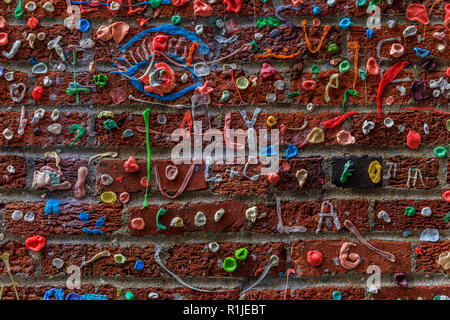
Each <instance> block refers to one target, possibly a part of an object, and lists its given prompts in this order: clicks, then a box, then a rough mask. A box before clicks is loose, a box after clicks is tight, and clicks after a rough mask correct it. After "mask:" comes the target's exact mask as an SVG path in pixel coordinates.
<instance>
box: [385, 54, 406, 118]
mask: <svg viewBox="0 0 450 320" xmlns="http://www.w3.org/2000/svg"><path fill="white" fill-rule="evenodd" d="M407 65H409V61H401V62H397V63H396V64H394V65H393V66H392V67H390V68H389V70H388V71H386V73H385V74H384V75H383V78H381V80H380V84H379V86H378V92H377V109H378V117H379V118H380V119H383V115H382V113H381V98H382V97H383V90H384V87H386V86H387V85H388V84H389V83H390V82H391V81H392V80H394V79H395V78H396V77H397V75H398V74H399V73H400V71H402V70H403V69H404V68H405V67H406V66H407Z"/></svg>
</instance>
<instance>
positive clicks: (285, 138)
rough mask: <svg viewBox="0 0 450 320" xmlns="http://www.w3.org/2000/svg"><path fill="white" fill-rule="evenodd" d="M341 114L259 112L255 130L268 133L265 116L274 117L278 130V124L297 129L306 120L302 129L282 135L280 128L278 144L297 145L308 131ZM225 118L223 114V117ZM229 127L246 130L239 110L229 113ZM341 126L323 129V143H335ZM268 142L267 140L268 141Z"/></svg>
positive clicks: (287, 131) (249, 116) (288, 131)
mask: <svg viewBox="0 0 450 320" xmlns="http://www.w3.org/2000/svg"><path fill="white" fill-rule="evenodd" d="M340 115H341V114H339V113H328V112H324V113H319V114H315V115H312V114H305V113H301V112H291V113H281V112H271V113H264V112H261V113H260V114H259V115H258V118H257V120H256V122H255V126H254V128H255V130H256V132H258V130H260V129H268V133H270V129H271V128H268V126H267V117H269V116H273V117H275V119H277V125H276V126H274V127H272V129H278V130H280V126H281V125H282V124H284V125H285V126H286V127H287V128H295V129H299V128H301V127H303V125H304V124H305V121H306V127H305V128H304V129H303V130H290V129H287V130H286V133H285V134H284V135H283V134H281V130H280V132H279V136H280V144H283V145H288V144H294V145H297V146H298V145H299V144H301V143H303V142H304V141H305V139H306V137H307V136H308V134H309V133H310V131H311V130H312V129H313V128H315V127H319V128H323V123H324V122H325V121H327V120H330V119H334V118H336V117H339V116H340ZM247 117H248V118H249V119H252V117H253V112H247ZM223 118H225V116H224V117H223ZM224 124H225V120H223V124H222V127H224ZM231 129H235V130H237V129H243V130H247V126H246V125H245V122H244V120H243V119H242V116H241V114H240V112H232V113H231ZM341 129H342V128H341V126H340V125H338V126H336V127H335V128H333V129H331V130H324V133H325V143H330V144H337V142H336V134H337V133H338V132H339V131H340V130H341ZM268 144H269V142H268Z"/></svg>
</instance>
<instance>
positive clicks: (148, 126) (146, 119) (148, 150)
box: [142, 108, 152, 209]
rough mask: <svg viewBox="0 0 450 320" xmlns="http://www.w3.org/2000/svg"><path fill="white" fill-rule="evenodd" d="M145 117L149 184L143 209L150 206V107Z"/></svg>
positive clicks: (146, 110) (144, 114)
mask: <svg viewBox="0 0 450 320" xmlns="http://www.w3.org/2000/svg"><path fill="white" fill-rule="evenodd" d="M142 116H143V117H144V122H145V130H146V133H145V137H146V139H145V140H146V146H147V186H146V188H145V196H144V203H143V204H142V209H144V208H147V207H148V183H149V181H150V170H151V159H152V153H151V149H150V134H149V128H150V108H147V109H145V111H144V113H143V114H142Z"/></svg>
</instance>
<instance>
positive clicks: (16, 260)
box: [0, 241, 36, 276]
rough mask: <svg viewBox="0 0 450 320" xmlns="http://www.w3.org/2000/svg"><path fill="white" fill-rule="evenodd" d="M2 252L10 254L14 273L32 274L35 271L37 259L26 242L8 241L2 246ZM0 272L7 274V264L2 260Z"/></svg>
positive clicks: (10, 263) (10, 262)
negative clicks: (35, 259)
mask: <svg viewBox="0 0 450 320" xmlns="http://www.w3.org/2000/svg"><path fill="white" fill-rule="evenodd" d="M0 250H1V252H2V254H4V253H7V254H9V259H8V261H9V266H10V270H11V272H12V273H13V274H16V273H24V274H26V275H28V276H31V275H32V274H33V273H34V271H35V268H36V266H35V261H34V259H33V257H31V255H30V253H29V251H28V249H27V248H26V247H25V244H24V243H20V242H12V241H8V242H5V243H3V244H2V245H1V246H0ZM0 274H1V275H7V274H8V272H7V268H6V265H5V264H4V263H3V262H2V264H1V266H0Z"/></svg>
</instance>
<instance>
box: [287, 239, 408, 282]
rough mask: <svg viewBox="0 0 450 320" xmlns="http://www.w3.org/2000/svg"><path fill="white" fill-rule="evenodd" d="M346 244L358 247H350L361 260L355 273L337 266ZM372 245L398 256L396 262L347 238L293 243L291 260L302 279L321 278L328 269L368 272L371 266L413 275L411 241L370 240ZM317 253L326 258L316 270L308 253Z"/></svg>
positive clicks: (339, 272)
mask: <svg viewBox="0 0 450 320" xmlns="http://www.w3.org/2000/svg"><path fill="white" fill-rule="evenodd" d="M344 242H353V243H355V244H356V247H352V248H350V252H354V253H356V254H358V255H359V256H360V258H361V259H362V261H361V263H360V264H359V265H358V266H357V267H356V268H354V269H352V270H347V269H345V268H344V267H342V266H340V265H339V266H337V265H336V264H335V262H334V261H333V258H339V251H340V249H341V247H342V244H343V243H344ZM369 243H371V244H372V245H373V246H375V247H376V248H378V249H381V250H383V251H387V252H389V253H391V254H393V255H394V256H395V257H396V262H390V261H389V260H387V259H386V258H384V257H382V256H380V255H379V254H377V253H375V252H373V251H370V250H369V249H368V248H367V247H366V246H364V245H363V244H361V243H360V242H358V241H349V240H346V239H343V240H339V241H335V240H312V241H309V240H308V241H302V240H298V241H294V242H293V243H292V246H291V260H292V262H293V266H294V267H295V268H296V269H297V274H298V275H302V276H316V277H317V276H320V275H322V274H324V273H326V270H328V271H329V272H332V273H338V274H341V273H347V272H349V271H356V272H357V273H365V272H366V270H367V267H368V266H369V265H377V266H379V267H380V269H381V272H382V273H395V272H411V261H410V253H411V244H410V243H409V242H394V241H380V240H373V241H369ZM313 250H318V251H320V252H321V253H322V255H323V262H322V264H321V265H320V266H318V267H313V266H312V265H310V264H309V263H308V262H307V254H308V252H309V251H313Z"/></svg>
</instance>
